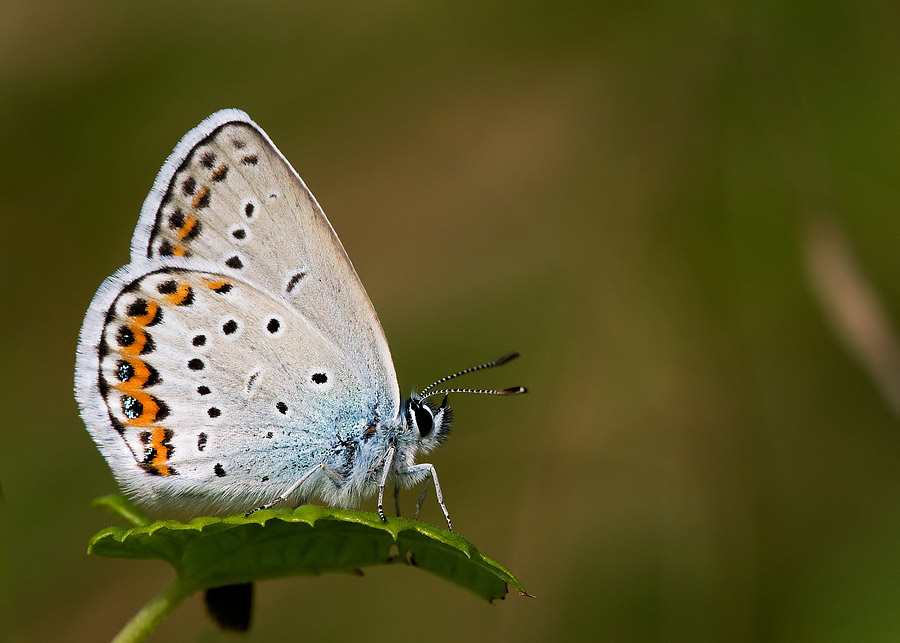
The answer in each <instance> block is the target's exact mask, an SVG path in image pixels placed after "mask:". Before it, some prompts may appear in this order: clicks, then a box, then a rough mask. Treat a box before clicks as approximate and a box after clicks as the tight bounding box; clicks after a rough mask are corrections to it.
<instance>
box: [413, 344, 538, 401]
mask: <svg viewBox="0 0 900 643" xmlns="http://www.w3.org/2000/svg"><path fill="white" fill-rule="evenodd" d="M518 356H519V354H518V353H507V354H506V355H504V356H503V357H498V358H497V359H495V360H493V361H491V362H486V363H484V364H479V365H478V366H471V367H469V368H466V369H463V370H461V371H459V372H458V373H453V374H452V375H447V376H446V377H442V378H441V379H439V380H437V381H434V382H432V383H431V384H429V385H428V386H426V387H425V388H423V389H422V392H421V393H420V395H421V396H422V398H423V399H424V398H426V397H431V396H432V395H437V394H439V393H484V394H487V395H515V394H516V393H524V392H525V389H524V388H522V387H521V386H516V387H513V388H510V389H446V390H441V391H433V392H431V393H429V392H428V391H430V390H431V389H433V388H434V387H435V386H438V385H439V384H443V383H444V382H446V381H448V380H452V379H453V378H455V377H459V376H460V375H468V374H469V373H474V372H475V371H483V370H484V369H486V368H494V367H495V366H501V365H502V364H506V363H507V362H508V361H510V360H514V359H515V358H517V357H518Z"/></svg>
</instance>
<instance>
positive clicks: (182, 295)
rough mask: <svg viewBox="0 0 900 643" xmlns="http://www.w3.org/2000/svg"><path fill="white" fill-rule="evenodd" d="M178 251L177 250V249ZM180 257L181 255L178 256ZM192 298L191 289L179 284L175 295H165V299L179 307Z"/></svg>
mask: <svg viewBox="0 0 900 643" xmlns="http://www.w3.org/2000/svg"><path fill="white" fill-rule="evenodd" d="M176 250H177V248H176ZM178 256H179V257H180V256H181V255H178ZM190 296H191V287H190V286H188V285H187V284H178V288H177V289H176V290H175V292H173V293H169V294H168V295H163V299H165V300H166V301H167V302H169V303H170V304H172V305H173V306H179V305H181V304H183V303H184V301H185V300H186V299H187V298H188V297H190Z"/></svg>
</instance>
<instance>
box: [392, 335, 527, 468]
mask: <svg viewBox="0 0 900 643" xmlns="http://www.w3.org/2000/svg"><path fill="white" fill-rule="evenodd" d="M518 356H519V354H518V353H510V354H508V355H504V356H503V357H501V358H499V359H495V360H494V361H492V362H487V363H486V364H479V365H478V366H473V367H471V368H467V369H464V370H462V371H459V372H458V373H453V374H452V375H447V376H446V377H442V378H441V379H439V380H437V381H436V382H433V383H431V384H429V385H428V386H426V387H425V388H424V389H422V392H421V393H416V392H413V393H412V395H410V396H409V400H407V402H406V405H405V411H404V419H405V420H406V425H407V426H408V427H409V429H410V431H411V432H412V433H413V437H414V439H415V440H416V441H417V442H418V446H419V449H421V450H423V451H425V452H426V453H427V452H428V451H431V450H432V449H434V448H435V447H438V446H440V445H442V444H443V443H444V442H445V441H446V440H447V437H448V435H449V433H450V424H451V422H452V421H453V411H452V410H451V409H450V407H449V406H447V396H448V395H449V394H450V393H481V394H486V395H517V394H519V393H525V387H524V386H513V387H512V388H504V389H473V388H445V389H440V390H433V389H434V388H435V387H436V386H438V385H439V384H443V383H444V382H446V381H447V380H451V379H453V378H455V377H459V376H460V375H466V374H467V373H473V372H475V371H480V370H484V369H486V368H493V367H495V366H500V365H501V364H505V363H506V362H508V361H510V360H511V359H514V358H516V357H518ZM436 395H443V396H444V401H443V402H441V405H440V406H435V405H434V404H432V403H431V402H429V401H428V399H427V398H429V397H433V396H436Z"/></svg>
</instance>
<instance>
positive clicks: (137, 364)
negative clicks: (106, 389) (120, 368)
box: [116, 355, 150, 397]
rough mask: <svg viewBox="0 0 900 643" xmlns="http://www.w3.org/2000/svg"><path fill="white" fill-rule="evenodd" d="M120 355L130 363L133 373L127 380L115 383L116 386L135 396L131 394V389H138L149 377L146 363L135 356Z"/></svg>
mask: <svg viewBox="0 0 900 643" xmlns="http://www.w3.org/2000/svg"><path fill="white" fill-rule="evenodd" d="M122 357H123V358H124V359H125V361H126V362H128V363H129V364H130V365H131V368H132V369H134V375H132V376H131V378H129V379H128V381H126V382H121V383H119V384H116V388H117V389H119V390H120V391H122V392H124V393H128V394H129V395H131V396H132V397H135V396H134V395H133V394H132V391H139V390H140V389H142V388H143V387H144V385H145V384H146V383H147V380H148V379H150V369H149V368H147V364H145V363H144V362H143V361H142V360H139V359H137V358H136V357H125V356H124V355H123V356H122Z"/></svg>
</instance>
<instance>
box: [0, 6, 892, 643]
mask: <svg viewBox="0 0 900 643" xmlns="http://www.w3.org/2000/svg"><path fill="white" fill-rule="evenodd" d="M746 4H747V3H740V2H728V1H726V2H707V3H694V4H684V3H682V4H673V3H639V4H635V3H627V2H619V3H584V4H573V3H559V2H540V1H532V2H477V3H459V2H453V3H445V2H438V3H425V2H421V3H415V2H380V3H363V2H347V3H340V4H331V3H295V2H253V3H247V2H240V3H239V2H222V1H219V2H212V1H208V2H174V1H167V2H157V3H135V2H97V1H90V0H88V1H84V2H78V3H67V2H62V1H60V0H57V1H51V0H44V1H41V0H38V1H32V0H28V1H26V0H7V1H6V2H5V3H4V4H3V6H2V7H0V146H2V153H0V216H2V222H3V228H2V229H3V230H4V231H5V232H4V234H5V237H4V238H5V239H6V240H7V241H8V242H9V244H10V245H8V246H7V247H6V250H5V251H4V252H3V253H0V262H2V264H0V275H2V276H0V288H2V292H0V298H2V301H3V302H5V303H4V304H3V305H2V328H0V332H2V338H3V339H2V342H0V346H2V361H0V364H2V366H0V369H2V370H0V376H2V379H0V409H2V412H3V419H2V422H0V424H2V429H0V436H2V438H0V439H2V442H0V484H2V490H3V495H4V497H5V507H4V508H3V510H2V513H0V516H2V518H0V520H2V523H0V527H2V529H0V531H2V534H3V536H2V538H3V559H2V565H3V567H4V572H5V573H4V574H3V576H4V580H3V582H4V588H3V589H4V592H3V593H2V598H0V635H2V634H6V635H7V636H8V637H9V638H10V639H11V640H13V641H51V640H59V641H97V640H105V639H108V638H110V637H111V636H112V635H113V634H114V633H115V632H116V631H118V629H119V628H120V627H121V626H122V625H123V624H124V623H125V621H126V620H127V619H128V618H129V617H130V616H131V615H132V614H133V613H134V612H135V611H136V610H137V609H138V608H139V607H140V606H141V605H142V604H143V603H144V602H145V601H146V600H148V599H149V598H150V597H151V596H152V595H153V594H155V593H156V592H157V591H158V590H159V589H161V588H162V587H163V586H164V585H165V584H166V583H167V582H168V581H169V579H170V578H171V575H170V574H171V573H170V571H169V570H168V569H167V568H166V567H164V566H163V565H161V564H157V563H150V562H128V561H115V560H105V559H101V558H96V557H88V556H87V555H86V554H85V547H86V542H87V539H88V537H89V536H90V535H91V534H93V533H94V532H95V531H96V530H97V529H99V528H101V527H103V526H105V525H107V524H109V522H110V520H109V518H108V517H107V516H105V515H102V514H100V513H98V512H96V511H93V510H92V509H91V508H90V501H91V499H92V498H94V497H95V496H98V495H101V494H104V493H108V492H111V491H113V490H114V483H113V480H112V477H111V475H110V473H109V470H108V468H107V466H106V464H105V463H104V461H103V459H102V458H101V457H100V455H99V453H98V451H97V450H96V449H95V447H94V446H93V443H92V442H91V440H90V438H89V436H88V434H87V432H86V431H85V430H84V427H83V425H82V422H81V420H80V419H79V417H78V415H77V410H76V406H75V403H74V401H73V397H72V392H71V388H72V384H71V382H72V369H73V363H74V351H75V344H76V340H77V334H78V329H79V327H80V324H81V319H82V316H83V314H84V311H85V309H86V307H87V305H88V303H89V301H90V299H91V296H92V295H93V293H94V290H95V289H96V287H97V286H98V285H99V283H100V282H101V281H102V279H103V278H104V277H106V276H107V275H108V274H110V273H112V272H113V271H114V270H115V269H116V268H118V267H119V266H120V265H122V264H124V263H126V262H127V259H128V248H129V241H130V238H131V232H132V230H133V227H134V225H135V222H136V221H137V216H138V212H139V209H140V205H141V203H142V201H143V198H144V196H145V194H146V192H147V190H148V189H149V187H150V185H151V182H152V180H153V178H154V176H155V175H156V172H157V170H158V168H159V166H160V165H161V164H162V162H163V160H164V159H165V158H166V156H167V154H168V153H169V152H170V151H171V149H172V147H173V146H174V145H175V143H176V142H177V141H178V139H179V138H180V137H181V136H182V135H183V134H184V133H185V132H187V130H188V129H190V128H191V127H193V126H194V125H196V124H197V123H198V122H199V121H200V120H201V119H202V118H204V117H205V116H207V115H208V114H209V113H211V112H213V111H215V110H216V109H220V108H222V107H240V108H242V109H244V110H246V111H247V112H248V113H249V114H250V115H251V116H252V117H253V118H254V119H255V120H256V121H257V122H259V123H260V124H261V125H262V126H263V127H264V128H265V129H266V130H267V131H268V133H269V134H270V136H271V137H272V138H273V140H274V141H275V142H276V143H277V144H278V146H279V147H280V148H281V150H282V151H283V152H284V154H285V155H286V156H287V158H288V159H289V160H290V161H291V162H292V163H293V165H294V166H295V167H296V168H297V170H298V171H299V172H300V174H301V175H302V176H303V177H304V179H305V180H306V182H307V184H308V185H309V186H310V188H311V189H312V190H313V192H314V193H315V195H316V196H317V197H318V200H319V201H320V203H322V205H323V207H324V209H325V211H326V213H327V214H328V216H329V218H330V219H331V222H332V224H333V225H334V227H335V229H336V230H337V232H338V234H339V235H340V237H341V239H342V240H343V242H344V245H345V246H346V248H347V251H348V252H349V254H350V256H351V257H352V259H353V261H354V263H355V265H356V268H357V270H358V272H359V274H360V276H361V278H362V280H363V282H364V283H365V285H366V288H367V290H368V292H369V295H370V296H371V298H372V300H373V302H374V303H375V306H376V308H377V310H378V312H379V315H380V317H381V321H382V324H383V326H384V328H385V332H386V333H387V336H388V338H389V340H390V343H391V349H392V351H393V355H394V358H395V363H396V365H397V371H398V373H399V374H400V378H401V388H402V390H403V391H404V392H407V391H408V390H409V389H410V388H412V387H413V386H421V385H423V384H424V383H426V382H428V381H431V380H432V379H434V378H436V377H438V376H440V375H443V374H445V373H447V372H449V371H450V370H452V369H456V368H461V367H465V366H468V365H470V364H472V363H476V362H479V361H481V360H484V359H489V358H493V357H496V356H498V355H500V354H502V353H504V352H505V351H508V350H513V349H515V350H519V351H521V352H522V354H523V357H522V359H520V360H519V361H517V362H514V363H513V364H510V365H509V366H506V367H504V368H503V369H501V370H498V371H492V372H489V373H485V374H482V375H479V376H473V377H472V378H471V379H470V380H469V382H470V383H471V384H472V385H475V384H484V385H492V386H494V385H499V386H508V385H514V384H525V385H527V386H528V387H529V388H530V389H531V393H530V394H529V395H528V396H524V397H520V398H513V399H488V398H475V397H471V396H470V397H462V396H458V397H457V398H456V399H455V403H454V407H455V409H456V411H457V424H456V429H455V431H454V434H453V437H452V439H451V440H450V442H449V443H448V444H447V445H446V446H445V447H443V448H442V449H440V450H439V451H437V452H435V453H434V454H433V455H432V456H431V458H430V460H431V461H432V462H434V463H435V464H436V466H437V469H438V470H439V471H440V475H441V482H442V484H443V487H444V490H445V494H446V497H447V502H448V506H449V508H450V511H451V513H452V515H453V519H454V525H455V526H456V527H457V528H458V530H459V532H460V533H461V534H463V535H464V536H466V537H467V538H469V539H471V540H472V541H473V542H474V543H475V544H476V545H478V546H479V548H481V549H482V551H484V552H485V553H487V554H488V555H491V556H494V557H496V558H498V559H499V560H500V561H502V562H504V563H505V564H507V565H508V566H509V567H510V568H511V569H512V570H513V571H514V572H516V573H517V574H518V575H519V576H520V577H521V578H522V580H523V581H524V582H525V584H526V586H527V587H528V588H529V590H530V591H531V592H532V593H534V594H535V595H536V596H537V598H536V599H534V600H530V599H524V598H519V597H518V596H510V597H508V598H507V600H505V601H502V602H500V603H498V604H496V605H494V606H489V605H487V604H484V603H482V602H480V601H479V600H478V599H475V598H474V597H472V596H470V595H468V594H466V593H464V592H463V591H461V590H459V589H458V588H456V587H454V586H451V585H448V584H445V583H443V582H440V581H438V580H437V579H435V578H432V577H429V576H427V575H426V574H424V573H421V572H418V571H416V570H413V569H407V568H402V567H396V568H389V569H376V570H372V571H369V572H368V573H367V574H366V576H365V577H364V578H356V577H340V576H326V577H319V578H300V579H288V580H282V581H273V582H266V583H262V584H261V585H260V586H259V588H258V595H257V596H258V601H257V602H258V605H257V611H256V621H255V624H254V629H253V631H252V632H251V633H250V635H249V636H247V637H246V639H243V640H247V641H270V640H284V639H288V638H290V639H294V638H296V639H298V640H299V639H300V638H301V637H302V638H303V639H304V640H316V641H331V640H348V639H351V638H353V639H357V638H360V637H363V636H365V637H372V638H375V639H376V640H386V639H395V638H397V637H416V638H419V637H427V638H428V639H429V640H433V641H457V640H489V639H490V640H516V641H548V640H588V639H593V640H609V641H722V640H728V641H758V640H765V641H800V640H809V641H896V640H898V638H900V609H898V608H900V512H898V509H900V466H898V462H900V427H898V417H897V415H896V413H895V412H893V411H892V408H896V406H894V407H892V405H891V403H890V402H889V398H890V391H891V390H892V386H893V384H894V382H893V381H892V380H891V374H890V373H891V367H892V365H893V366H894V367H896V366H897V364H896V363H895V362H894V361H892V359H893V357H895V356H894V355H893V353H892V350H893V349H892V344H891V341H892V339H891V338H892V334H891V333H892V331H891V330H890V327H889V326H890V323H889V322H888V327H887V328H884V327H879V325H878V323H875V326H874V328H875V330H872V328H873V326H872V324H871V323H870V324H868V325H866V323H863V324H862V325H861V328H862V332H856V333H855V334H854V331H852V330H851V331H842V330H841V328H842V326H841V322H840V315H839V314H836V313H835V312H834V309H833V308H834V306H835V305H836V306H837V308H840V306H841V305H842V303H843V304H846V306H845V307H846V308H848V310H849V314H850V316H851V317H852V316H853V314H854V312H857V313H864V312H865V311H861V309H859V308H858V307H857V306H855V304H854V303H853V302H854V301H856V300H855V299H854V298H853V297H852V296H850V295H847V296H844V295H845V294H846V293H845V291H843V290H841V289H840V288H835V287H832V286H834V284H835V283H836V282H834V280H833V279H832V280H831V281H829V280H828V277H827V274H828V271H829V270H831V269H834V270H836V271H837V272H838V273H839V275H838V276H839V277H840V274H842V273H841V270H842V268H841V265H840V262H836V263H834V265H832V263H830V261H829V260H828V259H827V258H828V257H830V256H833V255H830V254H829V253H828V252H827V249H828V247H831V246H829V245H828V243H830V242H829V241H828V240H829V239H831V240H832V241H834V240H835V239H837V241H836V242H835V243H837V244H838V245H839V246H840V244H841V243H843V244H845V246H846V248H850V249H851V254H852V256H853V257H855V261H856V265H857V267H858V268H859V270H860V271H861V273H862V275H864V277H865V282H866V283H867V284H868V288H869V291H868V292H869V294H871V295H872V296H873V297H876V298H877V300H878V302H880V303H878V305H879V306H880V307H881V311H882V312H883V318H882V319H881V321H882V322H883V321H884V319H889V320H891V319H892V320H897V321H898V322H900V279H897V275H898V274H900V252H898V249H897V248H898V241H900V216H898V213H900V180H898V179H900V176H898V174H900V73H898V72H900V40H898V38H897V33H898V30H900V8H898V5H897V4H896V3H892V2H856V3H844V4H843V5H842V4H841V3H812V2H794V3H782V2H768V3H765V2H764V3H753V6H745V5H746ZM822 222H830V225H833V226H834V227H832V228H829V227H827V226H826V227H825V228H822V227H821V226H822V225H823V224H822ZM823 229H825V230H831V232H830V233H828V234H824V236H823V235H819V236H817V232H816V231H817V230H818V231H821V230H823ZM816 239H820V240H821V239H824V240H825V241H824V243H825V251H824V252H819V251H818V250H821V249H822V248H821V247H820V246H818V245H816V244H817V243H818V242H817V241H816ZM832 245H834V244H832ZM817 248H818V250H817ZM832 249H833V248H832ZM823 257H825V259H823ZM823 275H824V276H823ZM816 279H820V282H816ZM821 280H824V281H821ZM838 281H840V279H838ZM814 283H819V284H820V285H819V289H818V290H817V289H816V287H814V286H813V284H814ZM856 286H859V284H856ZM854 288H855V290H854ZM854 288H851V289H850V290H851V295H852V293H853V292H856V293H857V294H859V292H863V294H865V289H862V291H861V290H860V288H859V287H854ZM817 292H818V293H820V294H819V295H817V294H816V293H817ZM821 293H825V294H824V295H822V294H821ZM828 293H831V295H835V296H834V297H833V298H832V308H829V307H828V306H824V307H823V306H822V305H821V303H820V296H821V297H824V299H826V300H827V299H828ZM842 293H844V294H842ZM826 311H830V312H826ZM845 312H847V311H845ZM862 317H864V318H865V317H866V315H865V314H862ZM867 319H868V318H867ZM863 321H864V322H865V319H864V320H863ZM869 321H870V322H871V320H869ZM875 321H876V322H878V321H879V319H878V318H877V315H876V320H875ZM882 326H883V325H882ZM836 330H837V332H836ZM854 338H855V339H854ZM867 338H868V339H871V340H872V341H870V342H869V344H871V346H870V348H871V350H870V351H869V361H870V362H872V360H874V361H875V362H877V361H878V359H882V361H883V362H884V364H882V366H883V367H884V368H883V369H882V371H883V372H881V371H878V367H875V368H874V370H873V367H872V366H871V363H869V364H868V365H867V363H866V359H865V358H863V359H862V360H860V359H858V358H857V355H858V354H859V350H857V349H855V348H853V346H854V345H855V344H854V342H855V341H856V342H857V343H858V342H860V341H861V342H862V344H863V345H867V344H866V340H867ZM872 338H874V339H872ZM879 338H880V340H881V341H880V343H879V341H877V340H879ZM885 342H886V343H885ZM414 499H415V493H414V492H413V493H410V494H408V495H406V496H404V497H403V500H404V503H405V505H406V507H407V508H409V507H411V505H412V503H413V502H414ZM365 506H366V508H369V509H371V508H373V506H374V505H373V503H372V502H369V503H368V504H366V505H365ZM424 517H425V519H426V520H429V521H431V522H434V523H436V524H440V523H441V520H442V518H441V516H440V514H439V512H438V510H437V507H436V506H435V505H434V504H433V503H432V502H429V503H427V504H426V513H425V514H424ZM225 638H228V637H226V636H225V635H221V634H219V633H218V632H217V631H216V630H215V628H214V626H213V625H212V624H211V623H210V622H209V620H208V619H206V618H205V616H204V614H203V608H202V604H201V602H200V600H199V599H192V600H191V601H189V602H187V603H185V604H184V605H182V606H181V607H180V608H179V609H178V610H177V611H176V612H175V614H174V615H173V617H172V618H171V619H170V620H169V621H167V622H166V623H165V624H164V625H163V626H162V627H161V628H160V629H159V630H158V632H157V637H156V640H160V641H164V640H178V641H182V640H185V641H214V640H220V639H225ZM229 640H237V639H234V638H233V637H231V638H230V639H229Z"/></svg>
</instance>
